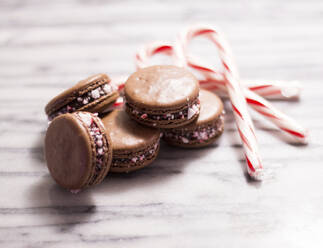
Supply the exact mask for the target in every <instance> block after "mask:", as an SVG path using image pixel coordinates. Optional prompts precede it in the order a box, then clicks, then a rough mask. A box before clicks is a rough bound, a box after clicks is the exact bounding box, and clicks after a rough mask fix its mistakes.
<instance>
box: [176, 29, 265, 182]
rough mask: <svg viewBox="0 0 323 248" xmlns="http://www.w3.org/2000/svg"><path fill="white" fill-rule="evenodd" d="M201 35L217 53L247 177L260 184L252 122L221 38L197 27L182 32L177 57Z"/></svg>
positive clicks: (213, 31)
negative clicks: (208, 39) (242, 152)
mask: <svg viewBox="0 0 323 248" xmlns="http://www.w3.org/2000/svg"><path fill="white" fill-rule="evenodd" d="M202 34H203V35H208V37H209V38H210V40H211V41H212V42H213V43H214V44H215V45H216V47H217V49H218V53H219V58H220V60H221V63H222V66H223V77H224V79H225V86H226V88H227V91H228V94H229V97H230V101H231V105H232V109H233V113H234V117H235V120H236V125H237V128H238V131H239V134H240V137H241V141H242V144H243V148H244V151H245V157H246V161H247V170H248V173H249V175H250V176H251V177H252V178H254V179H256V180H261V179H262V176H263V166H262V162H261V159H260V154H259V150H258V143H257V139H256V135H255V131H254V126H253V122H252V120H251V118H250V115H249V113H248V109H247V102H246V99H245V97H244V95H243V91H242V87H241V86H240V83H239V76H238V72H237V68H236V66H235V63H234V62H233V59H232V58H233V56H232V53H231V50H230V47H229V46H228V44H227V42H226V41H225V39H224V38H223V36H222V34H221V33H219V32H218V31H217V30H215V29H213V28H210V27H207V26H196V27H191V28H189V29H187V30H185V31H184V32H183V33H181V34H180V36H179V40H178V42H179V43H178V44H179V45H180V46H181V47H182V54H180V55H179V57H181V56H186V52H187V46H188V42H189V41H190V40H191V39H193V38H194V37H196V36H199V35H202Z"/></svg>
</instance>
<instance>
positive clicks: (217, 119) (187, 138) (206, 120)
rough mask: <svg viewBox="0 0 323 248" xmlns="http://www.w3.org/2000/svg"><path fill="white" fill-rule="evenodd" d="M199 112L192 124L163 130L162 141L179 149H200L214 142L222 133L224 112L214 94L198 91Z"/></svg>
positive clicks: (220, 102) (221, 104)
mask: <svg viewBox="0 0 323 248" xmlns="http://www.w3.org/2000/svg"><path fill="white" fill-rule="evenodd" d="M200 101H201V110H200V115H199V117H198V118H197V119H196V120H195V121H194V122H192V123H190V124H188V125H186V126H182V127H180V128H173V129H164V132H163V140H165V141H166V142H167V143H169V144H171V145H175V146H180V147H202V146H207V145H209V144H211V143H212V142H214V141H215V140H216V139H217V138H218V137H219V136H220V135H221V134H222V132H223V126H224V110H223V103H222V101H221V99H220V98H219V97H218V96H217V95H216V94H214V93H212V92H210V91H207V90H201V91H200Z"/></svg>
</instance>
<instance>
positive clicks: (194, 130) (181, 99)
mask: <svg viewBox="0 0 323 248" xmlns="http://www.w3.org/2000/svg"><path fill="white" fill-rule="evenodd" d="M118 96H119V93H118V91H117V90H116V88H115V87H113V86H112V85H111V83H110V79H109V77H108V76H107V75H105V74H98V75H95V76H92V77H89V78H87V79H85V80H82V81H80V82H79V83H78V84H76V85H75V86H73V87H72V88H70V89H68V90H66V91H64V92H63V93H61V94H60V95H58V96H56V97H55V98H53V99H52V100H51V101H50V102H49V103H48V104H47V106H46V108H45V112H46V114H47V115H48V118H49V120H50V121H51V122H50V125H49V127H48V130H47V132H46V137H45V156H46V161H47V166H48V168H49V171H50V173H51V175H52V177H53V178H54V180H55V181H56V182H57V183H58V184H59V185H61V186H62V187H64V188H66V189H68V190H70V191H71V192H78V191H80V190H82V189H84V188H86V187H89V186H92V185H96V184H98V183H100V182H102V181H103V179H104V178H105V177H106V175H107V174H108V172H116V173H122V172H131V171H135V170H138V169H141V168H144V167H146V166H147V165H149V164H151V163H152V162H153V161H154V160H155V159H156V157H157V155H158V152H159V149H160V145H159V143H160V137H162V136H163V139H164V140H165V141H166V142H167V143H169V144H171V145H175V146H181V147H201V146H206V145H208V144H210V143H212V142H214V141H215V140H216V138H217V137H218V136H220V135H221V133H222V132H223V104H222V102H221V100H220V99H219V98H218V97H217V96H216V95H215V94H213V93H211V92H208V91H205V90H201V91H200V89H199V84H198V80H197V79H196V78H195V77H194V75H192V74H191V73H190V72H188V71H186V70H185V69H183V68H179V67H175V66H152V67H147V68H144V69H141V70H138V71H137V72H135V73H133V74H132V75H131V76H130V77H129V78H128V80H127V81H126V83H125V87H124V100H125V101H124V108H123V109H115V110H113V111H109V112H107V110H110V109H111V108H110V107H111V105H112V104H113V103H114V102H115V101H116V99H117V98H118ZM84 111H86V112H84ZM162 134H163V135H162Z"/></svg>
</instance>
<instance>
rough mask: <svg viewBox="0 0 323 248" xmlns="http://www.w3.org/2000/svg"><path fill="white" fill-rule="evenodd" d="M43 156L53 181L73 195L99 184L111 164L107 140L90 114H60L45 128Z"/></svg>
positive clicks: (105, 133) (98, 123)
mask: <svg viewBox="0 0 323 248" xmlns="http://www.w3.org/2000/svg"><path fill="white" fill-rule="evenodd" d="M45 156H46V161H47V166H48V169H49V172H50V173H51V175H52V177H53V178H54V180H55V181H56V182H57V183H58V184H59V185H61V186H62V187H64V188H66V189H69V190H71V191H72V192H77V191H79V190H81V189H83V188H86V187H88V186H91V185H95V184H98V183H100V182H101V181H102V180H103V179H104V178H105V176H106V175H107V173H108V171H109V169H110V165H111V160H112V147H111V141H110V137H109V135H108V134H107V132H106V131H105V127H104V126H103V124H102V122H101V120H100V118H99V117H97V116H96V115H94V114H91V113H88V112H75V113H73V114H63V115H60V116H58V117H57V118H55V119H54V120H53V121H52V122H51V124H50V125H49V127H48V130H47V133H46V137H45Z"/></svg>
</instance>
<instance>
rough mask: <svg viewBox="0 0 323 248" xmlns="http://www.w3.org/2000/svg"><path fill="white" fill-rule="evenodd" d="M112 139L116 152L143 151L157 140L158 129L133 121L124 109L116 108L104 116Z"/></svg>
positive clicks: (158, 135) (103, 119)
mask: <svg viewBox="0 0 323 248" xmlns="http://www.w3.org/2000/svg"><path fill="white" fill-rule="evenodd" d="M102 122H103V124H104V126H105V128H106V129H107V130H109V135H110V137H111V141H112V147H113V153H114V154H127V153H129V152H137V151H142V150H143V149H145V148H146V147H147V146H150V145H152V144H154V143H155V142H157V141H158V140H159V137H160V131H159V130H158V129H154V128H150V127H146V126H142V125H140V124H138V123H136V122H135V121H133V120H132V119H131V118H130V117H129V116H128V115H127V113H126V112H125V111H124V110H120V109H118V110H114V111H112V112H111V113H109V114H107V115H105V116H104V117H102Z"/></svg>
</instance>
